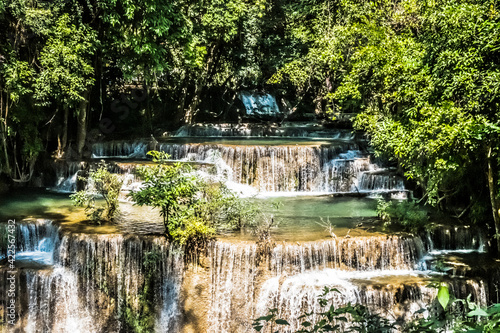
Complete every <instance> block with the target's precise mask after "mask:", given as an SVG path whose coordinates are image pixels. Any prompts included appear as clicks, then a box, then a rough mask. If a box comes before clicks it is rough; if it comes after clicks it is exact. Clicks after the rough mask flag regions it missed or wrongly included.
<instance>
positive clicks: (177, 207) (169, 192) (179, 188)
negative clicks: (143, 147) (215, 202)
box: [130, 151, 199, 237]
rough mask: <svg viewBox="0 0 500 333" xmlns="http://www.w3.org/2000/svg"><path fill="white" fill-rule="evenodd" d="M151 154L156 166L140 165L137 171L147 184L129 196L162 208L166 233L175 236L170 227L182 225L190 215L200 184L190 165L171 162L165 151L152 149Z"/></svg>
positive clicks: (140, 202)
mask: <svg viewBox="0 0 500 333" xmlns="http://www.w3.org/2000/svg"><path fill="white" fill-rule="evenodd" d="M148 155H150V156H152V158H153V162H155V163H156V165H154V166H142V167H138V168H137V170H136V173H137V174H138V175H139V177H141V179H142V180H143V182H144V183H143V187H142V188H141V189H140V190H138V191H135V192H131V193H130V196H131V197H132V199H133V200H134V202H135V203H136V204H137V205H139V206H144V205H147V206H152V207H156V208H159V209H160V214H161V216H162V217H163V223H164V225H165V231H166V234H167V236H168V237H172V233H171V230H174V229H177V228H180V227H182V226H183V221H184V220H185V219H186V218H187V216H188V215H189V209H190V208H191V207H192V205H193V204H194V202H195V201H196V198H195V194H196V192H197V191H198V186H199V184H198V181H197V179H196V177H195V176H194V175H192V174H191V173H190V171H191V168H190V167H189V165H187V164H182V163H174V164H168V157H169V156H168V155H167V154H165V153H163V152H158V151H150V152H148Z"/></svg>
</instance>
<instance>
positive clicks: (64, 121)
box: [59, 105, 69, 156]
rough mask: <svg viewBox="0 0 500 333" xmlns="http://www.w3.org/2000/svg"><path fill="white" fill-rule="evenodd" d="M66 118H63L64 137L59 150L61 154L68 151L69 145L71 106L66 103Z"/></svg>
mask: <svg viewBox="0 0 500 333" xmlns="http://www.w3.org/2000/svg"><path fill="white" fill-rule="evenodd" d="M63 109H64V120H63V137H62V142H61V151H60V152H59V156H63V155H64V152H65V151H66V146H67V145H68V117H69V108H68V106H67V105H64V107H63Z"/></svg>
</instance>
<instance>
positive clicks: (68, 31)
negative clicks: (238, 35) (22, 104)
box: [35, 14, 96, 106]
mask: <svg viewBox="0 0 500 333" xmlns="http://www.w3.org/2000/svg"><path fill="white" fill-rule="evenodd" d="M49 36H50V37H49V39H48V41H47V43H46V45H45V46H44V48H43V49H42V51H41V52H40V59H39V60H40V65H41V66H42V68H43V71H42V72H41V73H40V75H39V76H38V77H37V80H36V84H35V98H37V99H38V100H39V101H40V103H42V104H44V105H47V104H50V103H51V102H52V101H53V100H54V99H55V100H56V101H58V102H59V104H60V105H66V106H75V105H76V103H78V102H80V101H82V100H84V97H83V93H84V92H85V91H87V89H88V88H89V87H90V86H91V85H92V84H93V82H94V78H93V74H94V68H93V66H92V63H91V57H92V55H93V53H94V52H95V50H96V41H95V39H96V33H95V32H94V31H92V30H90V29H89V28H88V27H86V26H80V27H77V26H76V25H74V24H73V23H72V22H71V18H70V16H69V15H68V14H63V15H62V16H61V17H59V18H58V20H57V22H56V23H55V26H54V27H53V29H52V30H51V32H50V35H49Z"/></svg>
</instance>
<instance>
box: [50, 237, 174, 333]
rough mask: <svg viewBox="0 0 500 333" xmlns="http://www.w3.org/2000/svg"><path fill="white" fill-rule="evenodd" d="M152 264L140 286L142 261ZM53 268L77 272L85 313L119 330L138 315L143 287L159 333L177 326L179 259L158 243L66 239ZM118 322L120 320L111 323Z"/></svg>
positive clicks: (159, 240)
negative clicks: (149, 293) (149, 290)
mask: <svg viewBox="0 0 500 333" xmlns="http://www.w3.org/2000/svg"><path fill="white" fill-rule="evenodd" d="M148 255H151V256H153V257H156V259H155V260H154V261H153V262H152V265H153V268H151V269H152V272H154V274H153V273H152V276H151V277H150V279H151V281H146V276H147V272H146V271H145V269H146V267H145V261H147V260H149V257H148ZM56 258H57V262H58V263H59V264H60V265H61V266H63V267H66V268H68V269H69V270H70V271H78V272H79V274H78V281H79V289H80V290H81V292H82V295H86V296H85V298H84V299H83V300H82V301H83V302H84V303H85V304H88V306H89V307H90V311H91V313H94V314H97V313H100V318H101V321H103V323H101V326H102V325H105V324H106V323H105V322H109V321H111V322H113V321H114V326H116V327H123V321H126V318H127V316H129V313H130V312H135V313H140V311H141V306H142V303H141V295H142V292H143V288H144V285H145V283H150V284H151V288H153V290H152V294H153V296H154V300H153V303H152V304H154V305H155V307H156V309H154V310H155V311H156V327H157V329H158V330H159V331H161V332H165V331H175V330H176V328H177V327H178V325H179V308H178V306H179V301H178V299H179V292H180V286H181V281H182V271H183V259H182V255H180V254H179V253H177V252H176V251H175V248H173V247H172V246H171V245H169V244H168V243H167V242H165V240H164V239H162V238H157V237H146V236H142V237H133V236H123V235H94V236H90V235H83V234H82V235H77V234H74V235H69V236H65V237H64V238H63V239H62V241H61V246H60V250H59V253H58V254H57V256H56ZM117 319H120V320H117Z"/></svg>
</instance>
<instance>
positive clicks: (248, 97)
mask: <svg viewBox="0 0 500 333" xmlns="http://www.w3.org/2000/svg"><path fill="white" fill-rule="evenodd" d="M238 97H239V98H240V100H241V101H242V102H243V104H244V105H245V110H246V114H247V116H277V115H279V114H280V110H279V108H278V104H277V103H276V98H274V96H272V95H270V94H261V93H251V92H248V91H241V92H240V93H239V94H238Z"/></svg>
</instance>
